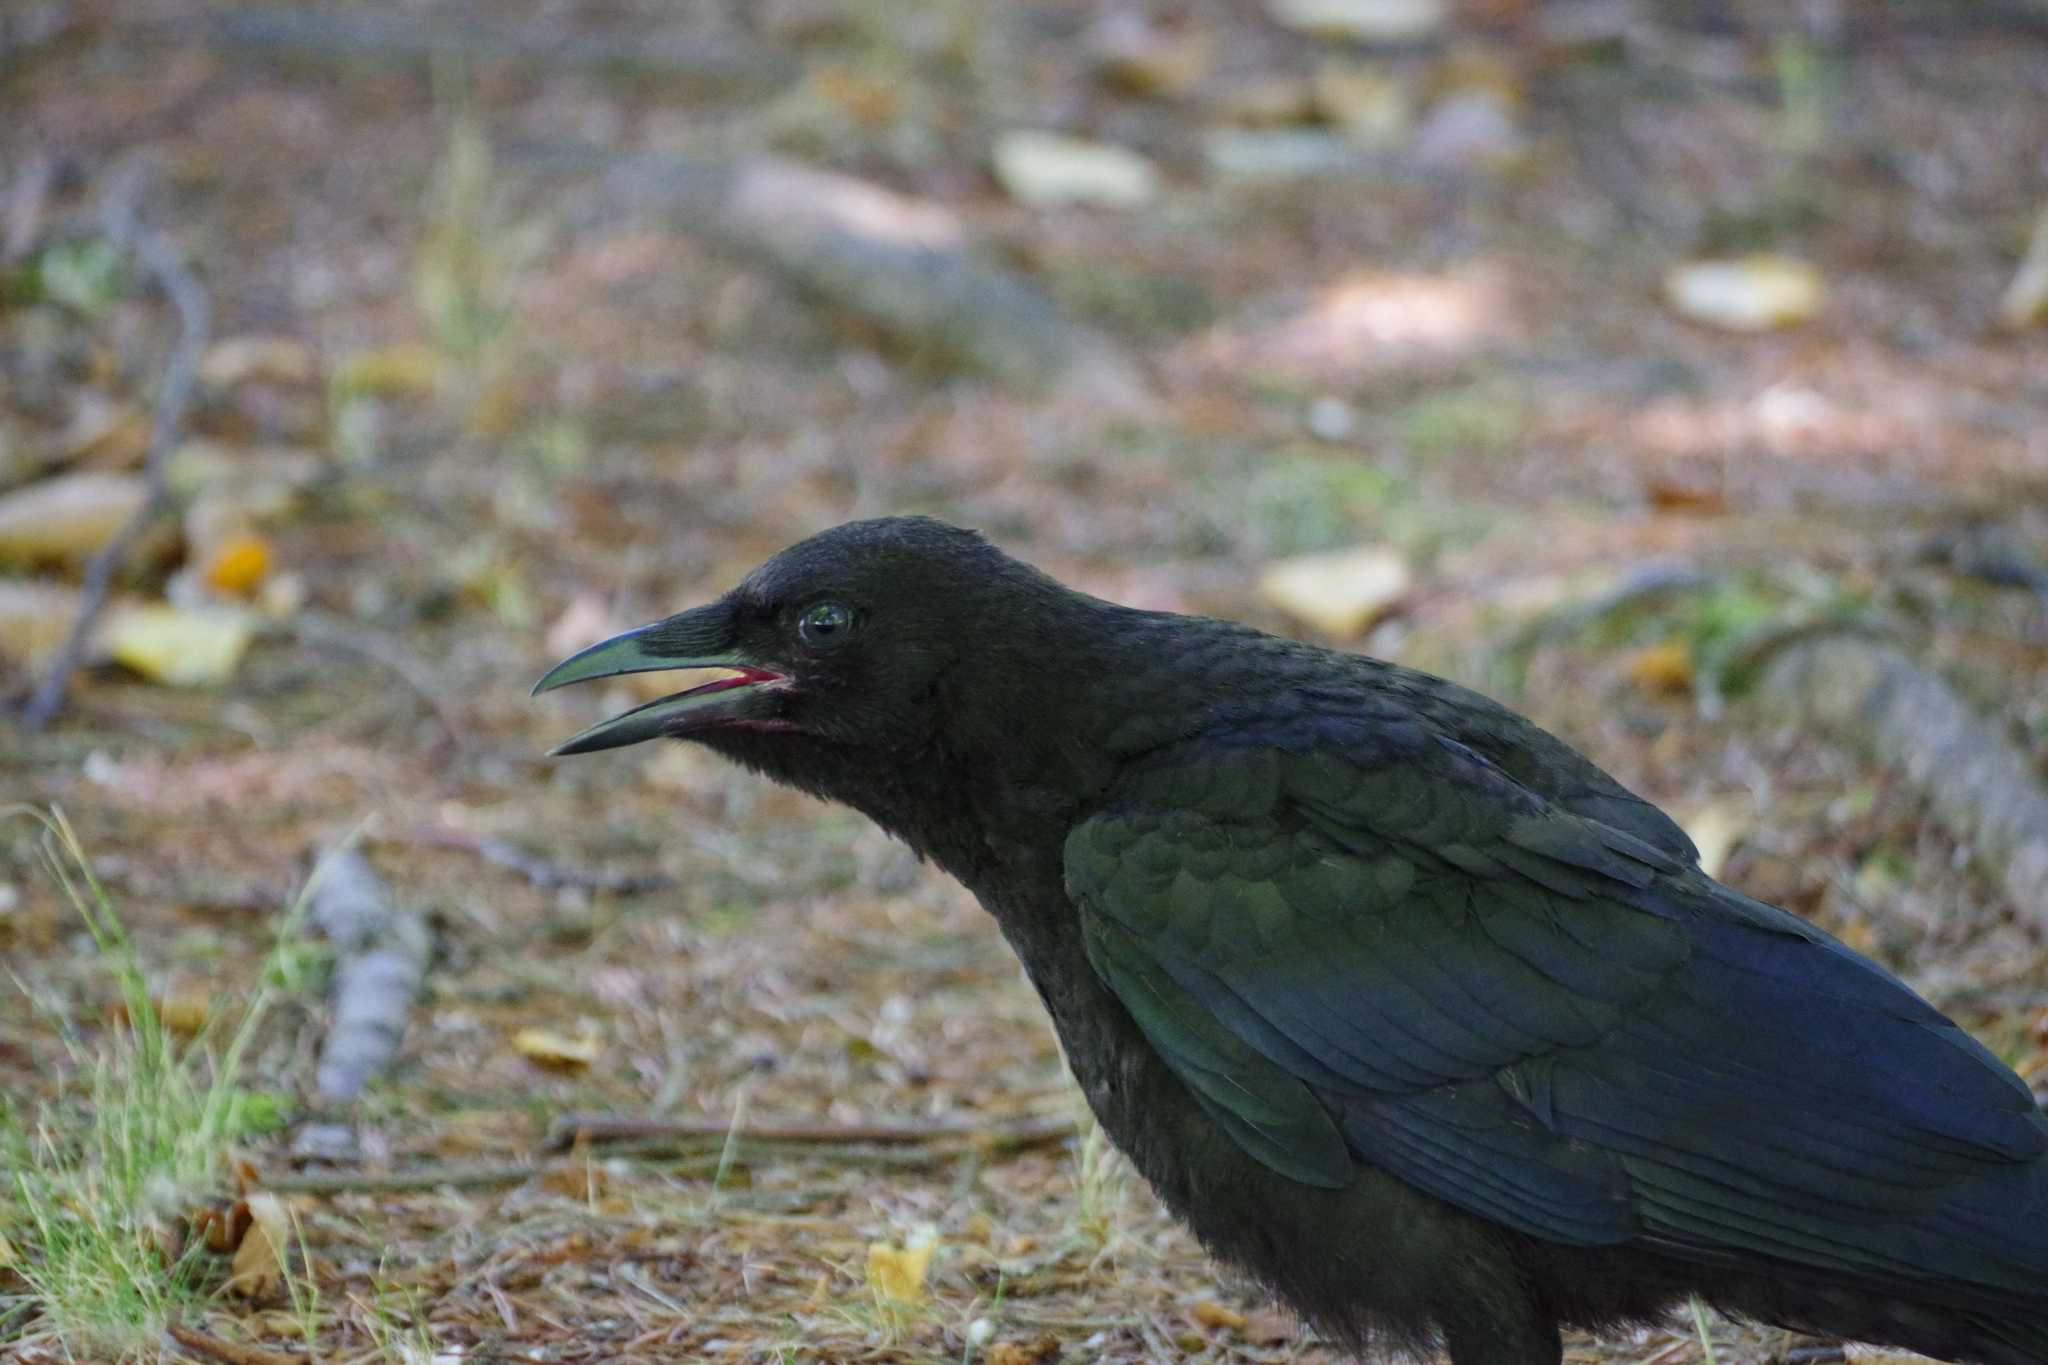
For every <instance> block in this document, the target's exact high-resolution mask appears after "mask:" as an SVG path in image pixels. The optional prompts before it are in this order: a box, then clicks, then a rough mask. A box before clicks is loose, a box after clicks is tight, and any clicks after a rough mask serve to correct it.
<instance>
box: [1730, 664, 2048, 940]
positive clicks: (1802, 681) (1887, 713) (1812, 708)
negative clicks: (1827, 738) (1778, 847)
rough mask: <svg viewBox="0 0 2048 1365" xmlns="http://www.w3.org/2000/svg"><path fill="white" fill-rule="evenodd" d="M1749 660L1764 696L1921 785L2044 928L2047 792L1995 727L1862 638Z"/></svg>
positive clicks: (1934, 680) (2047, 921) (1933, 680)
mask: <svg viewBox="0 0 2048 1365" xmlns="http://www.w3.org/2000/svg"><path fill="white" fill-rule="evenodd" d="M1754 666H1755V667H1756V668H1757V669H1758V670H1759V671H1758V672H1757V674H1756V676H1757V678H1758V686H1759V688H1760V689H1761V691H1762V693H1763V695H1764V696H1765V697H1767V698H1768V699H1770V700H1772V701H1774V702H1776V703H1777V704H1778V705H1780V706H1781V707H1783V708H1785V709H1787V710H1789V711H1790V712H1791V713H1792V714H1794V715H1795V716H1796V717H1797V718H1798V719H1799V720H1800V721H1801V722H1802V723H1803V724H1807V725H1811V726H1814V727H1815V728H1817V729H1820V730H1823V731H1825V732H1827V733H1828V734H1830V735H1832V736H1834V737H1835V738H1837V739H1839V740H1842V741H1844V742H1846V743H1849V744H1851V745H1854V746H1855V747H1857V748H1858V749H1861V750H1862V751H1863V752H1864V753H1866V754H1868V755H1869V756H1870V757H1871V758H1873V759H1875V760H1877V761H1878V762H1879V763H1882V764H1884V765H1886V766H1887V767H1891V768H1896V769H1898V770H1899V771H1900V772H1902V773H1903V774H1904V775H1905V777H1906V779H1907V780H1908V781H1910V782H1912V783H1913V784H1914V785H1915V786H1917V787H1919V788H1920V789H1921V790H1922V791H1924V792H1925V793H1926V794H1927V798H1928V801H1929V803H1930V804H1931V805H1932V807H1933V809H1934V813H1935V816H1936V818H1938V819H1939V820H1940V821H1941V822H1942V823H1943V824H1944V825H1946V826H1947V827H1948V828H1949V829H1950V830H1951V831H1953V832H1954V833H1955V834H1956V835H1958V836H1959V837H1961V838H1962V839H1964V840H1966V841H1967V842H1968V843H1969V845H1970V847H1971V850H1972V852H1973V854H1974V855H1975V857H1976V859H1977V860H1978V862H1979V864H1980V865H1981V866H1982V867H1983V868H1984V869H1985V871H1987V872H1988V873H1989V874H1990V875H1991V876H1992V877H1993V878H1995V879H1996V880H1997V881H1998V882H1999V884H2000V885H2001V886H2002V887H2003V889H2004V891H2005V894H2006V895H2007V896H2008V897H2010V898H2011V900H2012V903H2013V907H2014V909H2015V910H2016V911H2017V912H2018V914H2019V915H2020V917H2021V919H2022V920H2024V921H2025V922H2026V923H2027V924H2029V925H2031V926H2032V927H2033V928H2034V929H2035V930H2036V931H2038V932H2040V933H2042V934H2044V935H2048V790H2044V789H2043V787H2042V784H2041V781H2040V779H2039V778H2038V777H2037V776H2036V775H2035V773H2034V770H2033V767H2032V765H2031V764H2030V763H2029V762H2028V760H2027V757H2026V755H2024V754H2022V753H2020V752H2019V751H2018V750H2017V749H2016V748H2014V746H2013V745H2012V743H2011V741H2010V740H2008V739H2007V738H2006V736H2005V734H2004V732H2003V731H2002V729H2001V728H2000V727H1999V726H1998V725H1996V724H1994V723H1992V722H1991V721H1988V720H1986V719H1984V718H1983V717H1982V716H1980V715H1978V714H1977V712H1976V710H1975V709H1974V708H1973V707H1972V706H1971V705H1970V704H1969V703H1968V702H1966V701H1964V700H1963V698H1962V697H1960V696H1958V695H1957V694H1956V691H1955V689H1954V688H1952V687H1950V686H1949V685H1948V683H1947V681H1946V680H1944V679H1943V678H1942V677H1941V676H1940V675H1939V674H1937V673H1935V672H1933V671H1932V670H1930V669H1927V668H1925V667H1922V666H1921V665H1920V664H1919V663H1918V662H1916V661H1915V660H1914V659H1912V658H1911V657H1910V656H1909V655H1907V654H1906V652H1905V651H1904V650H1902V649H1900V648H1899V647H1898V646H1897V645H1895V644H1892V643H1890V642H1888V641H1885V640H1882V639H1877V638H1873V637H1871V636H1868V635H1861V634H1855V633H1851V632H1848V631H1844V630H1840V629H1832V630H1830V629H1817V630H1801V631H1797V632H1792V633H1790V634H1788V635H1787V636H1785V637H1782V638H1781V639H1780V640H1778V641H1775V642H1773V643H1772V644H1771V645H1770V646H1769V648H1768V649H1767V650H1765V651H1761V652H1760V653H1759V655H1758V656H1757V657H1756V660H1755V664H1754Z"/></svg>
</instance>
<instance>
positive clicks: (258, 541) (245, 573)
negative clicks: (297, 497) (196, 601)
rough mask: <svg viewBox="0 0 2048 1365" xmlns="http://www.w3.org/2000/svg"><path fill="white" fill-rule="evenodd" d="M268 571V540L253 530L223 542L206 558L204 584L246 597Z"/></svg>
mask: <svg viewBox="0 0 2048 1365" xmlns="http://www.w3.org/2000/svg"><path fill="white" fill-rule="evenodd" d="M269 573H270V542H269V541H268V540H266V539H265V538H264V537H262V536H260V535H258V534H256V533H255V532H254V531H244V532H242V533H241V534H240V535H236V536H230V537H229V538H228V539H227V540H225V541H223V542H222V543H221V544H220V545H219V546H218V547H217V548H216V549H215V550H214V552H213V554H212V555H211V556H210V557H209V558H208V559H207V561H206V585H207V586H208V587H210V588H215V589H218V590H219V591H221V592H231V593H237V594H240V595H241V596H244V597H246V596H248V595H249V594H250V593H251V592H254V591H255V589H256V586H257V585H258V584H259V583H261V582H262V581H263V580H264V578H265V576H267V575H268V574H269Z"/></svg>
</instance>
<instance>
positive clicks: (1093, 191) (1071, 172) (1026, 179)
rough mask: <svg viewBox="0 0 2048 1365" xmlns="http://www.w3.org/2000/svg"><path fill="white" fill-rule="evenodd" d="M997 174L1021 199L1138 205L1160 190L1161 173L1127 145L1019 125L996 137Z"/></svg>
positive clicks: (1041, 204)
mask: <svg viewBox="0 0 2048 1365" xmlns="http://www.w3.org/2000/svg"><path fill="white" fill-rule="evenodd" d="M993 158H994V163H995V173H996V179H997V180H998V181H1000V182H1001V184H1002V187H1003V190H1004V192H1005V193H1007V194H1008V195H1009V196H1010V197H1011V198H1012V199H1015V200H1016V201H1017V202H1018V203H1020V204H1028V205H1030V206H1032V207H1034V208H1047V207H1053V206H1057V205H1063V204H1084V205H1088V206H1091V207H1095V208H1118V209H1128V208H1136V207H1138V206H1139V205H1141V204H1143V203H1145V202H1147V201H1148V200H1150V199H1151V198H1152V197H1153V196H1154V195H1156V194H1157V193H1158V192H1159V172H1158V171H1157V170H1156V169H1155V168H1154V167H1153V165H1152V163H1151V162H1150V161H1148V160H1146V159H1145V158H1144V157H1142V156H1140V155H1138V154H1137V153H1136V152H1134V151H1131V150H1130V149H1129V148H1127V147H1117V146H1112V145H1110V144H1109V143H1103V142H1085V141H1082V140H1081V139H1080V138H1071V137H1062V136H1061V135H1059V134H1058V133H1040V132H1033V131H1030V130H1028V129H1017V130H1013V131H1011V132H1007V133H1004V134H1002V135H1001V136H1000V137H998V138H997V139H996V145H995V151H994V154H993Z"/></svg>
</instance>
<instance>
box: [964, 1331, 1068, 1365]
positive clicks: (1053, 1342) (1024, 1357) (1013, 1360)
mask: <svg viewBox="0 0 2048 1365" xmlns="http://www.w3.org/2000/svg"><path fill="white" fill-rule="evenodd" d="M1064 1345H1065V1343H1064V1342H1062V1341H1061V1340H1060V1338H1059V1336H1058V1335H1057V1334H1056V1333H1053V1332H1041V1333H1039V1334H1038V1335H1037V1336H1036V1337H1033V1338H1032V1339H1031V1340H1030V1341H1028V1342H1024V1343H1022V1344H1019V1343H1017V1342H1014V1341H998V1342H996V1343H995V1344H994V1345H992V1346H990V1347H989V1348H988V1350H987V1351H986V1352H984V1353H983V1354H982V1357H981V1359H982V1360H983V1361H984V1362H986V1365H1043V1362H1045V1361H1048V1360H1057V1359H1059V1357H1060V1352H1061V1349H1062V1348H1063V1347H1064Z"/></svg>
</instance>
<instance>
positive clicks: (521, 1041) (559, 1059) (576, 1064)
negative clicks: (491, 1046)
mask: <svg viewBox="0 0 2048 1365" xmlns="http://www.w3.org/2000/svg"><path fill="white" fill-rule="evenodd" d="M512 1046H513V1048H514V1049H515V1050H516V1051H517V1052H518V1053H519V1055H520V1056H522V1057H524V1058H526V1060H527V1061H529V1062H532V1063H533V1064H534V1065H535V1066H541V1067H546V1068H547V1069H548V1070H550V1071H581V1070H582V1069H583V1068H584V1067H587V1066H589V1065H590V1064H591V1063H592V1062H594V1061H596V1060H597V1055H598V1050H599V1049H598V1040H597V1035H596V1034H594V1033H588V1032H585V1033H579V1034H578V1035H577V1036H575V1037H574V1038H570V1037H567V1036H565V1035H563V1034H560V1033H556V1032H555V1031H554V1030H552V1029H544V1028H523V1029H521V1030H519V1032H517V1033H515V1034H513V1035H512Z"/></svg>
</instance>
